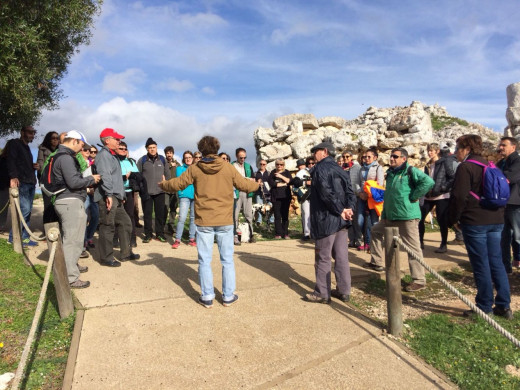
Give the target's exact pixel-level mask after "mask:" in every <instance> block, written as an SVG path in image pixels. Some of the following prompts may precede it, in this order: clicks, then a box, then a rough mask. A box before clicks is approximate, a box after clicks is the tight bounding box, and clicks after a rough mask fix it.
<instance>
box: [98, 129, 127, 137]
mask: <svg viewBox="0 0 520 390" xmlns="http://www.w3.org/2000/svg"><path fill="white" fill-rule="evenodd" d="M105 137H112V138H118V139H123V138H125V136H124V135H121V134H119V133H116V131H115V130H114V129H111V128H109V127H107V128H106V129H104V130H103V131H102V132H101V134H99V138H105Z"/></svg>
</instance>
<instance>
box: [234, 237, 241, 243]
mask: <svg viewBox="0 0 520 390" xmlns="http://www.w3.org/2000/svg"><path fill="white" fill-rule="evenodd" d="M234 244H235V245H241V243H240V240H239V239H238V236H235V238H234Z"/></svg>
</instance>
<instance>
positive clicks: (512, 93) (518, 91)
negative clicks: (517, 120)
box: [506, 82, 520, 107]
mask: <svg viewBox="0 0 520 390" xmlns="http://www.w3.org/2000/svg"><path fill="white" fill-rule="evenodd" d="M506 95H507V106H508V107H520V82H518V83H514V84H509V85H508V86H507V88H506Z"/></svg>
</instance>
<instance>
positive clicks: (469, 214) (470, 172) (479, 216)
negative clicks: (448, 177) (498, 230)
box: [448, 154, 504, 226]
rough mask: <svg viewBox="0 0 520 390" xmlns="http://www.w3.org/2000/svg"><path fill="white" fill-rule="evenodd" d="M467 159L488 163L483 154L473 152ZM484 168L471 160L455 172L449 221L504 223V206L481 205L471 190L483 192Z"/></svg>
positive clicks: (476, 223) (479, 223) (480, 223)
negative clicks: (489, 206) (494, 208)
mask: <svg viewBox="0 0 520 390" xmlns="http://www.w3.org/2000/svg"><path fill="white" fill-rule="evenodd" d="M467 160H476V161H479V162H481V163H487V161H486V159H484V158H483V157H481V156H478V155H475V154H471V155H469V156H468V158H467ZM483 171H484V169H483V168H482V167H481V166H480V165H477V164H474V163H471V162H467V161H465V162H462V163H460V164H459V166H458V167H457V171H456V172H455V181H454V183H453V188H452V190H451V194H450V203H449V204H450V206H449V213H448V223H449V225H450V226H451V225H452V224H454V223H456V222H460V223H462V224H466V225H498V224H501V223H504V208H503V207H500V208H499V209H497V210H489V209H485V208H483V207H482V206H480V204H479V201H478V200H477V199H476V198H475V197H473V196H472V195H471V194H470V193H469V192H470V191H473V192H475V193H476V194H477V195H480V194H482V174H483Z"/></svg>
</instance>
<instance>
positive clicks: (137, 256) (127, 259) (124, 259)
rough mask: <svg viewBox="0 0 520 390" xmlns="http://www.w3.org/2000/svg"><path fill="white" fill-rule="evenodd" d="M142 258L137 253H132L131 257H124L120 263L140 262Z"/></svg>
mask: <svg viewBox="0 0 520 390" xmlns="http://www.w3.org/2000/svg"><path fill="white" fill-rule="evenodd" d="M140 258H141V255H138V254H137V253H134V252H130V255H129V256H126V257H123V258H122V259H121V260H120V261H130V260H139V259H140Z"/></svg>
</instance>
